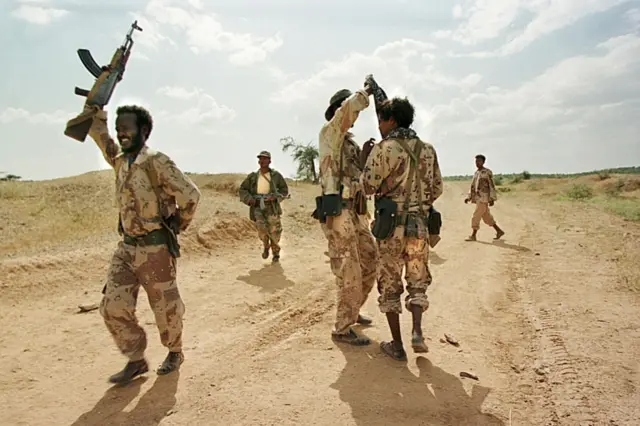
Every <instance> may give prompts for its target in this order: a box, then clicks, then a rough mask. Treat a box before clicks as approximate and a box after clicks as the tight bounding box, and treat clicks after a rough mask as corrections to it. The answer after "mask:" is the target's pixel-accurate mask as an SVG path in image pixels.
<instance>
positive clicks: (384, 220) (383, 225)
mask: <svg viewBox="0 0 640 426" xmlns="http://www.w3.org/2000/svg"><path fill="white" fill-rule="evenodd" d="M397 226H398V203H396V202H395V201H393V200H392V199H391V198H387V197H382V198H378V199H377V200H376V201H375V214H374V222H373V227H372V229H371V233H372V234H373V236H374V237H375V238H376V240H386V239H389V238H391V236H392V235H393V234H394V232H395V230H396V227H397Z"/></svg>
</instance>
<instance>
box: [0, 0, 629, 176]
mask: <svg viewBox="0 0 640 426" xmlns="http://www.w3.org/2000/svg"><path fill="white" fill-rule="evenodd" d="M134 19H138V22H139V25H140V26H141V27H142V28H143V30H144V31H143V32H142V33H140V32H136V33H135V35H134V40H135V43H136V44H135V45H134V53H133V56H132V58H131V60H130V61H129V64H128V69H127V71H126V74H125V77H124V80H123V81H122V82H121V83H120V84H119V85H118V87H117V88H116V92H115V94H114V97H113V98H112V101H111V103H110V105H109V106H108V107H107V110H108V111H115V108H116V107H117V106H118V105H121V104H126V103H138V104H141V105H144V106H146V107H148V108H149V110H150V111H151V113H152V114H153V116H154V119H155V128H154V130H153V133H152V136H151V139H150V142H149V144H150V145H151V146H152V147H154V148H156V149H158V150H161V151H163V152H165V153H166V154H168V155H169V156H171V157H172V158H173V159H174V160H175V161H176V162H177V163H178V165H179V166H180V167H181V168H182V169H183V170H185V171H190V172H208V173H228V172H241V173H245V172H249V171H251V170H253V169H254V168H255V167H256V161H257V160H256V154H257V153H258V152H259V151H261V150H263V149H267V150H270V151H271V152H272V154H273V155H274V158H273V165H274V167H276V168H277V169H279V170H281V171H282V172H283V173H284V174H285V175H287V176H293V174H294V172H295V166H294V164H292V162H291V160H290V158H289V156H288V155H286V154H283V153H282V152H281V151H280V144H279V140H280V138H281V137H285V136H292V137H294V138H296V139H297V140H299V141H301V142H309V141H314V142H315V141H316V139H317V135H318V132H319V130H320V127H321V126H322V124H323V120H324V118H323V114H324V110H325V108H326V106H327V103H328V99H329V97H330V96H331V95H332V94H333V92H335V91H336V90H337V89H340V88H349V89H352V90H355V89H358V88H360V87H362V84H363V81H364V77H365V75H366V74H368V73H372V74H373V75H374V76H375V77H376V79H377V80H378V82H379V83H380V85H381V86H382V87H384V88H385V90H386V91H387V93H388V94H390V95H392V96H395V95H399V96H407V97H408V98H409V99H410V100H411V101H412V102H413V103H414V105H415V106H416V108H417V115H416V121H415V124H414V128H415V129H416V131H418V133H419V135H421V136H422V138H423V139H424V140H427V141H429V142H431V143H432V144H434V146H435V147H436V149H437V151H438V154H439V157H440V164H441V167H442V170H443V173H444V174H446V175H454V174H466V173H470V172H472V171H473V156H474V155H475V154H477V153H483V154H485V155H486V156H487V159H488V160H487V162H488V166H489V167H491V168H492V169H493V170H494V171H495V172H505V173H507V172H519V171H522V170H529V171H532V172H540V173H545V172H576V171H584V170H591V169H598V168H609V167H617V166H629V165H638V164H640V124H639V123H640V122H638V121H637V120H638V117H640V0H634V1H622V0H511V1H509V0H491V1H487V0H463V1H446V0H441V1H437V2H435V1H424V0H397V1H395V2H394V1H391V0H385V1H380V0H366V1H365V0H350V1H348V2H347V1H344V0H323V1H316V0H305V1H299V0H260V1H258V0H253V1H249V0H234V1H221V0H215V1H214V0H210V1H208V0H182V1H174V0H127V1H125V0H110V1H102V0H3V1H2V2H0V38H1V40H2V45H3V46H4V49H5V50H4V51H3V56H4V59H5V60H3V66H2V67H1V68H0V73H1V75H0V77H1V78H0V140H1V142H0V170H2V171H5V172H11V173H14V174H18V175H20V176H22V177H23V178H25V179H50V178H56V177H62V176H70V175H76V174H80V173H84V172H87V171H91V170H96V169H101V168H106V165H105V163H104V161H103V160H102V158H101V156H100V154H99V152H98V151H97V148H96V146H95V144H93V142H92V141H91V139H89V138H88V139H87V141H86V142H85V143H84V144H82V143H79V142H76V141H74V140H72V139H69V138H67V137H66V136H64V135H63V131H64V126H65V122H66V121H67V120H68V119H69V118H71V117H73V116H75V115H76V114H77V113H78V112H79V111H81V108H82V104H83V98H80V97H78V96H75V95H74V94H73V88H74V86H76V85H77V86H79V87H84V88H87V89H88V88H90V86H91V84H92V82H93V78H92V77H91V75H90V74H89V73H88V72H87V71H86V70H85V69H84V67H83V66H82V64H81V63H80V61H79V59H78V58H77V56H76V50H77V49H78V48H89V49H90V50H91V51H92V52H93V55H94V57H95V59H96V60H97V61H98V62H99V63H106V62H108V61H109V60H110V58H111V55H112V54H113V51H114V49H115V48H116V47H117V46H118V45H119V44H120V43H121V42H122V41H123V39H124V35H125V33H126V32H127V31H128V29H129V26H130V25H131V23H132V22H133V20H134ZM110 123H111V128H112V129H113V117H112V116H110ZM354 133H355V134H356V137H357V138H358V139H359V140H360V141H362V142H364V141H365V140H367V139H368V138H369V137H379V134H378V131H377V126H376V122H375V114H374V109H373V107H370V108H369V109H367V110H365V111H364V112H363V113H362V114H361V116H360V118H359V120H358V122H357V124H356V126H355V128H354Z"/></svg>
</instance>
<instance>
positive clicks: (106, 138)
mask: <svg viewBox="0 0 640 426" xmlns="http://www.w3.org/2000/svg"><path fill="white" fill-rule="evenodd" d="M89 136H90V137H91V139H93V140H94V141H95V142H96V145H98V148H100V151H101V152H102V156H103V157H104V159H105V161H106V162H107V163H108V164H109V165H110V166H111V167H115V164H116V157H117V156H118V155H119V154H120V146H119V145H118V144H117V143H116V142H115V141H114V140H113V138H112V137H111V135H109V129H108V127H107V113H106V111H103V110H99V109H98V110H97V112H96V115H95V116H94V117H93V123H92V124H91V128H90V129H89Z"/></svg>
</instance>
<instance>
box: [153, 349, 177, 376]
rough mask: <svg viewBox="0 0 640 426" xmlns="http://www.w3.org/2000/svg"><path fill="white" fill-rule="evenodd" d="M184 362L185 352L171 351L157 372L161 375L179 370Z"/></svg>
mask: <svg viewBox="0 0 640 426" xmlns="http://www.w3.org/2000/svg"><path fill="white" fill-rule="evenodd" d="M183 362H184V354H183V353H182V352H169V353H168V354H167V357H166V358H165V359H164V361H163V362H162V365H161V366H160V368H158V371H157V373H158V374H159V375H161V376H163V375H165V374H169V373H171V372H172V371H175V370H177V369H178V368H179V367H180V365H181V364H182V363H183Z"/></svg>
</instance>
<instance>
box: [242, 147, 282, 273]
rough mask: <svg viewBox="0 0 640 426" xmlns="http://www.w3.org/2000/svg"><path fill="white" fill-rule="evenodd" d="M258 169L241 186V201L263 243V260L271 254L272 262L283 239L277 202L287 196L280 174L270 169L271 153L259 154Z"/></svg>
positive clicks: (263, 152)
mask: <svg viewBox="0 0 640 426" xmlns="http://www.w3.org/2000/svg"><path fill="white" fill-rule="evenodd" d="M258 164H259V165H260V170H258V171H257V172H251V173H249V175H248V176H247V177H246V178H245V179H244V181H243V182H242V184H241V185H240V193H239V195H240V201H242V202H243V203H245V204H246V205H248V206H249V218H250V219H251V220H252V221H254V222H255V223H256V227H257V228H258V238H260V241H262V246H263V249H262V258H263V259H266V258H268V257H269V250H270V249H271V252H272V253H273V258H272V260H273V262H278V261H279V260H280V237H281V236H282V221H281V218H280V216H281V215H282V207H280V203H281V202H282V200H284V199H285V198H287V197H288V196H289V187H288V185H287V181H286V180H285V179H284V177H282V175H281V174H280V172H278V171H276V170H274V169H272V168H271V166H270V165H271V154H270V153H269V152H268V151H262V152H261V153H260V154H258Z"/></svg>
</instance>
